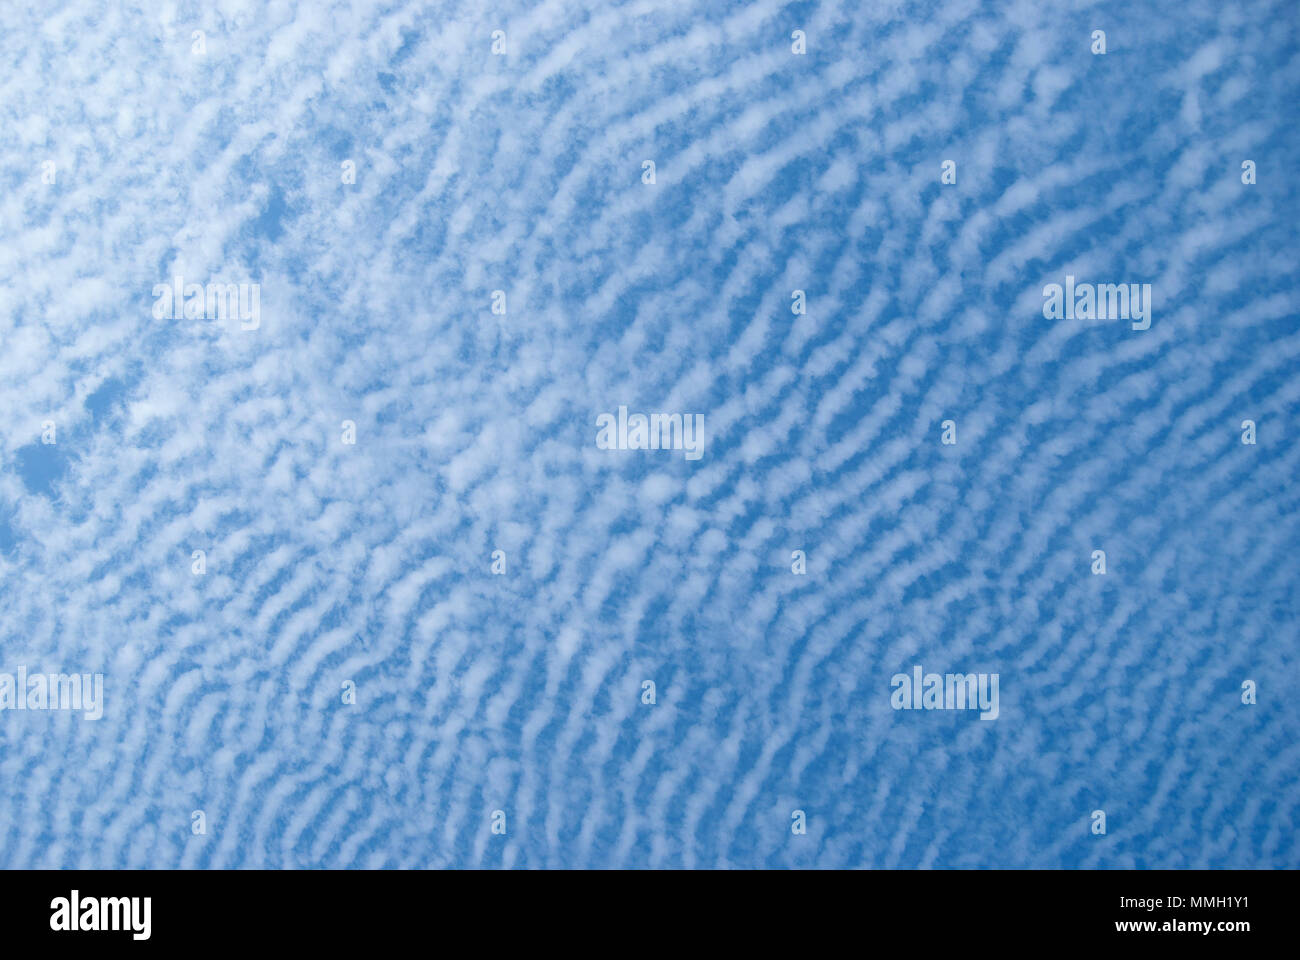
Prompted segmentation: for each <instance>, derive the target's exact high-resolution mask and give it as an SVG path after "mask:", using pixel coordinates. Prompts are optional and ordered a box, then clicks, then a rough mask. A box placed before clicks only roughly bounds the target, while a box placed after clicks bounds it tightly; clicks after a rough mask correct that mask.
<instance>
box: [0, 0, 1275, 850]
mask: <svg viewBox="0 0 1300 960" xmlns="http://www.w3.org/2000/svg"><path fill="white" fill-rule="evenodd" d="M1298 26H1300V18H1298V16H1297V12H1296V9H1295V7H1294V5H1293V4H1289V3H1286V2H1275V3H1267V2H1247V3H1236V2H1229V3H1218V2H1214V3H1210V2H1190V3H1179V4H1172V3H1168V2H1157V3H1151V4H1126V3H1125V4H1120V3H1082V2H1080V3H1053V4H1041V3H1037V2H1024V3H983V2H975V0H971V2H963V0H948V2H937V3H925V4H919V3H918V4H889V5H885V4H866V3H861V4H860V3H843V4H837V3H832V2H826V3H796V4H782V3H779V2H773V3H765V2H754V3H737V4H728V3H689V2H683V3H663V2H628V3H614V4H583V3H538V4H516V5H511V4H479V3H473V4H469V3H463V4H458V3H452V4H446V5H441V6H425V5H402V4H371V3H365V2H355V3H340V4H334V5H327V4H320V5H310V9H302V8H296V7H295V5H290V4H262V3H255V2H247V3H241V2H236V0H231V2H222V3H217V4H213V5H207V4H203V5H199V4H187V3H174V2H173V3H147V4H144V5H142V6H140V7H138V8H136V9H132V10H125V9H120V8H119V7H118V6H117V5H101V4H98V3H71V4H68V5H65V6H60V7H57V8H54V9H50V8H49V7H48V6H46V5H44V4H29V5H27V6H22V5H13V4H10V5H6V7H5V8H4V10H3V11H0V113H3V124H4V130H5V136H4V137H3V138H0V260H2V261H3V263H2V266H3V269H0V330H3V344H4V347H5V349H4V350H3V351H0V402H2V403H3V409H4V410H5V412H6V413H5V416H4V417H0V584H3V587H4V589H3V590H0V673H4V672H8V673H13V672H14V671H16V670H17V669H18V668H19V667H20V666H25V667H26V668H27V669H28V670H30V671H32V672H38V671H44V672H60V671H65V672H73V671H75V672H79V673H102V674H103V675H104V689H105V703H104V714H103V716H102V717H101V718H100V719H98V720H89V719H87V718H86V717H83V716H79V715H77V714H76V713H75V712H71V711H15V710H4V711H2V712H0V782H3V783H4V784H5V785H6V789H5V790H3V791H0V866H5V867H207V868H234V867H408V868H424V867H736V868H749V867H999V866H1032V867H1061V866H1065V867H1118V868H1123V867H1204V866H1209V867H1230V866H1231V867H1254V866H1269V867H1297V866H1300V846H1298V845H1297V838H1296V826H1297V821H1298V819H1300V810H1298V804H1300V752H1298V751H1300V748H1298V747H1297V745H1296V743H1297V734H1298V733H1300V706H1298V705H1297V700H1296V697H1295V693H1294V691H1296V690H1297V689H1300V676H1298V675H1297V656H1296V654H1297V623H1298V618H1297V600H1296V588H1297V585H1298V582H1300V558H1297V555H1296V549H1295V547H1296V545H1297V543H1300V515H1298V514H1297V507H1298V506H1300V504H1298V503H1297V488H1296V485H1295V480H1296V477H1297V475H1300V470H1298V463H1297V447H1296V442H1295V437H1296V422H1297V415H1298V414H1300V376H1297V372H1298V365H1297V358H1298V357H1300V323H1298V322H1297V315H1298V303H1297V284H1296V279H1295V267H1296V262H1297V255H1298V254H1300V239H1298V238H1297V226H1296V223H1297V213H1298V212H1300V210H1298V205H1297V185H1296V177H1295V170H1294V166H1295V157H1296V156H1297V155H1300V136H1298V135H1297V133H1296V129H1295V124H1294V122H1293V121H1294V113H1295V109H1294V104H1295V103H1296V102H1298V100H1300V45H1298V44H1297V28H1298ZM498 30H499V31H502V32H503V34H504V45H505V46H504V53H503V54H501V55H496V54H494V53H493V49H492V48H493V42H494V38H493V33H494V31H498ZM796 30H798V31H802V32H803V35H804V38H805V43H806V53H804V54H802V55H798V54H795V53H794V52H793V51H792V43H793V42H794V41H792V33H793V32H794V31H796ZM1094 30H1104V31H1105V39H1106V52H1105V54H1104V55H1098V54H1094V53H1093V52H1092V50H1091V47H1092V46H1093V44H1094V41H1093V39H1092V34H1093V31H1094ZM195 31H202V32H203V34H202V43H201V46H200V45H199V43H198V41H197V40H196V38H195V36H194V32H195ZM647 160H650V161H653V162H654V164H655V177H654V182H653V183H647V182H644V180H643V170H644V167H643V164H644V162H645V161H647ZM947 160H951V161H953V162H954V163H955V173H956V182H955V183H943V182H941V169H942V164H943V163H944V161H947ZM1245 161H1250V162H1251V163H1253V164H1254V165H1255V182H1254V183H1244V182H1243V173H1242V164H1243V162H1245ZM349 162H350V163H351V165H352V169H353V170H354V171H355V178H354V181H348V179H347V177H346V176H345V170H346V168H345V166H344V165H345V164H347V163H349ZM51 164H52V167H51V166H49V165H51ZM50 170H52V171H53V176H52V178H51V177H50V176H49V171H50ZM51 179H52V181H53V182H49V181H50V180H51ZM178 275H179V276H183V277H184V278H185V279H186V281H193V282H197V283H200V284H206V283H210V282H216V283H256V284H258V285H259V290H260V316H259V323H258V325H257V327H256V329H248V330H245V329H241V326H240V324H239V323H238V322H233V323H232V322H227V321H226V320H222V319H184V318H181V319H171V318H169V317H168V318H163V319H159V318H157V317H155V315H154V310H153V307H154V303H155V294H154V287H155V285H158V284H164V285H165V284H170V283H171V282H172V278H173V277H176V276H178ZM1067 275H1070V276H1073V277H1076V278H1078V279H1079V280H1080V281H1081V282H1090V283H1098V284H1103V283H1104V284H1119V283H1145V284H1150V285H1151V289H1152V291H1153V292H1152V311H1151V318H1152V322H1151V325H1150V328H1149V329H1146V330H1134V329H1133V328H1132V326H1131V324H1130V322H1129V321H1128V320H1126V319H1116V318H1103V319H1091V318H1079V319H1068V320H1067V319H1047V318H1045V316H1044V312H1043V288H1044V286H1045V285H1048V284H1052V283H1064V282H1065V277H1066V276H1067ZM498 290H500V291H503V292H504V294H505V302H506V311H505V313H494V312H493V310H492V301H493V292H494V291H498ZM795 290H802V291H804V293H805V297H806V304H807V310H806V313H803V314H798V315H796V314H794V313H792V312H791V303H792V300H791V295H792V291H795ZM620 406H626V407H627V408H628V409H629V410H631V411H640V412H644V413H651V412H662V413H698V414H702V415H703V417H704V423H705V436H706V445H705V448H704V453H703V456H702V457H701V458H700V459H699V460H688V459H686V458H685V457H684V456H683V455H682V453H681V452H680V451H672V450H655V451H641V450H605V449H600V448H598V446H597V443H596V418H597V417H598V416H599V415H600V414H601V413H607V412H616V411H617V410H618V408H619V407H620ZM948 420H951V421H953V423H954V424H955V427H956V443H955V444H951V445H949V444H944V443H943V442H942V441H941V434H942V431H943V427H942V425H943V423H944V422H945V421H948ZM1244 420H1251V421H1253V422H1254V423H1255V425H1256V427H1255V429H1256V443H1254V444H1244V443H1242V435H1243V429H1242V426H1241V425H1242V422H1243V421H1244ZM344 421H351V422H352V423H353V424H354V425H355V435H356V442H355V444H346V443H344V442H342V425H343V422H344ZM47 422H52V423H53V424H54V425H55V429H56V437H57V440H56V442H55V443H54V444H49V443H43V442H42V433H43V431H44V429H45V427H44V424H46V423H47ZM1099 549H1100V550H1104V551H1105V553H1106V564H1107V571H1106V573H1105V575H1094V574H1093V572H1092V570H1091V564H1092V559H1091V557H1092V553H1093V551H1094V550H1099ZM196 550H202V551H204V556H205V572H204V573H203V574H202V575H196V574H195V573H194V572H193V570H192V556H193V552H194V551H196ZM498 550H500V551H503V552H504V555H505V563H506V567H505V572H504V573H503V574H500V575H497V574H494V573H493V571H492V555H493V552H494V551H498ZM794 551H803V552H804V554H805V556H806V572H805V573H803V574H796V573H794V572H793V571H792V553H793V552H794ZM916 664H920V665H923V666H924V668H925V669H926V671H937V672H940V673H944V672H961V673H966V672H984V673H996V674H997V675H998V676H999V677H1000V697H1001V705H1000V712H999V716H998V718H997V719H996V720H993V721H990V722H985V721H981V720H980V719H979V716H978V714H977V713H975V712H972V711H911V710H907V711H896V710H894V709H893V708H892V707H891V704H890V693H891V686H890V680H891V677H893V676H894V675H895V674H897V673H900V672H904V673H906V672H909V671H910V670H911V669H912V667H913V666H914V665H916ZM647 680H649V681H653V682H654V684H655V690H656V698H655V702H654V703H653V704H647V703H643V702H642V691H643V683H644V682H645V681H647ZM1247 680H1250V681H1252V682H1253V683H1254V684H1255V685H1256V687H1257V702H1256V703H1254V704H1245V703H1243V702H1242V683H1243V682H1244V681H1247ZM345 683H351V684H354V685H355V691H356V702H355V703H344V702H343V698H342V696H341V693H340V691H341V690H342V688H343V686H344V684H345ZM497 810H499V811H502V812H503V813H504V815H505V824H506V828H505V833H504V834H501V833H493V832H492V822H493V812H494V811H497ZM795 810H801V811H803V812H804V815H805V818H806V824H807V831H806V833H803V834H795V833H793V832H792V830H791V823H792V819H791V817H792V812H793V811H795ZM1095 810H1103V811H1105V814H1106V823H1107V829H1106V833H1105V834H1104V835H1100V834H1095V833H1093V832H1092V829H1091V827H1092V823H1093V819H1092V814H1093V811H1095ZM195 811H203V814H204V822H205V832H204V833H203V834H195V833H194V832H193V827H192V823H193V814H194V812H195Z"/></svg>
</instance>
